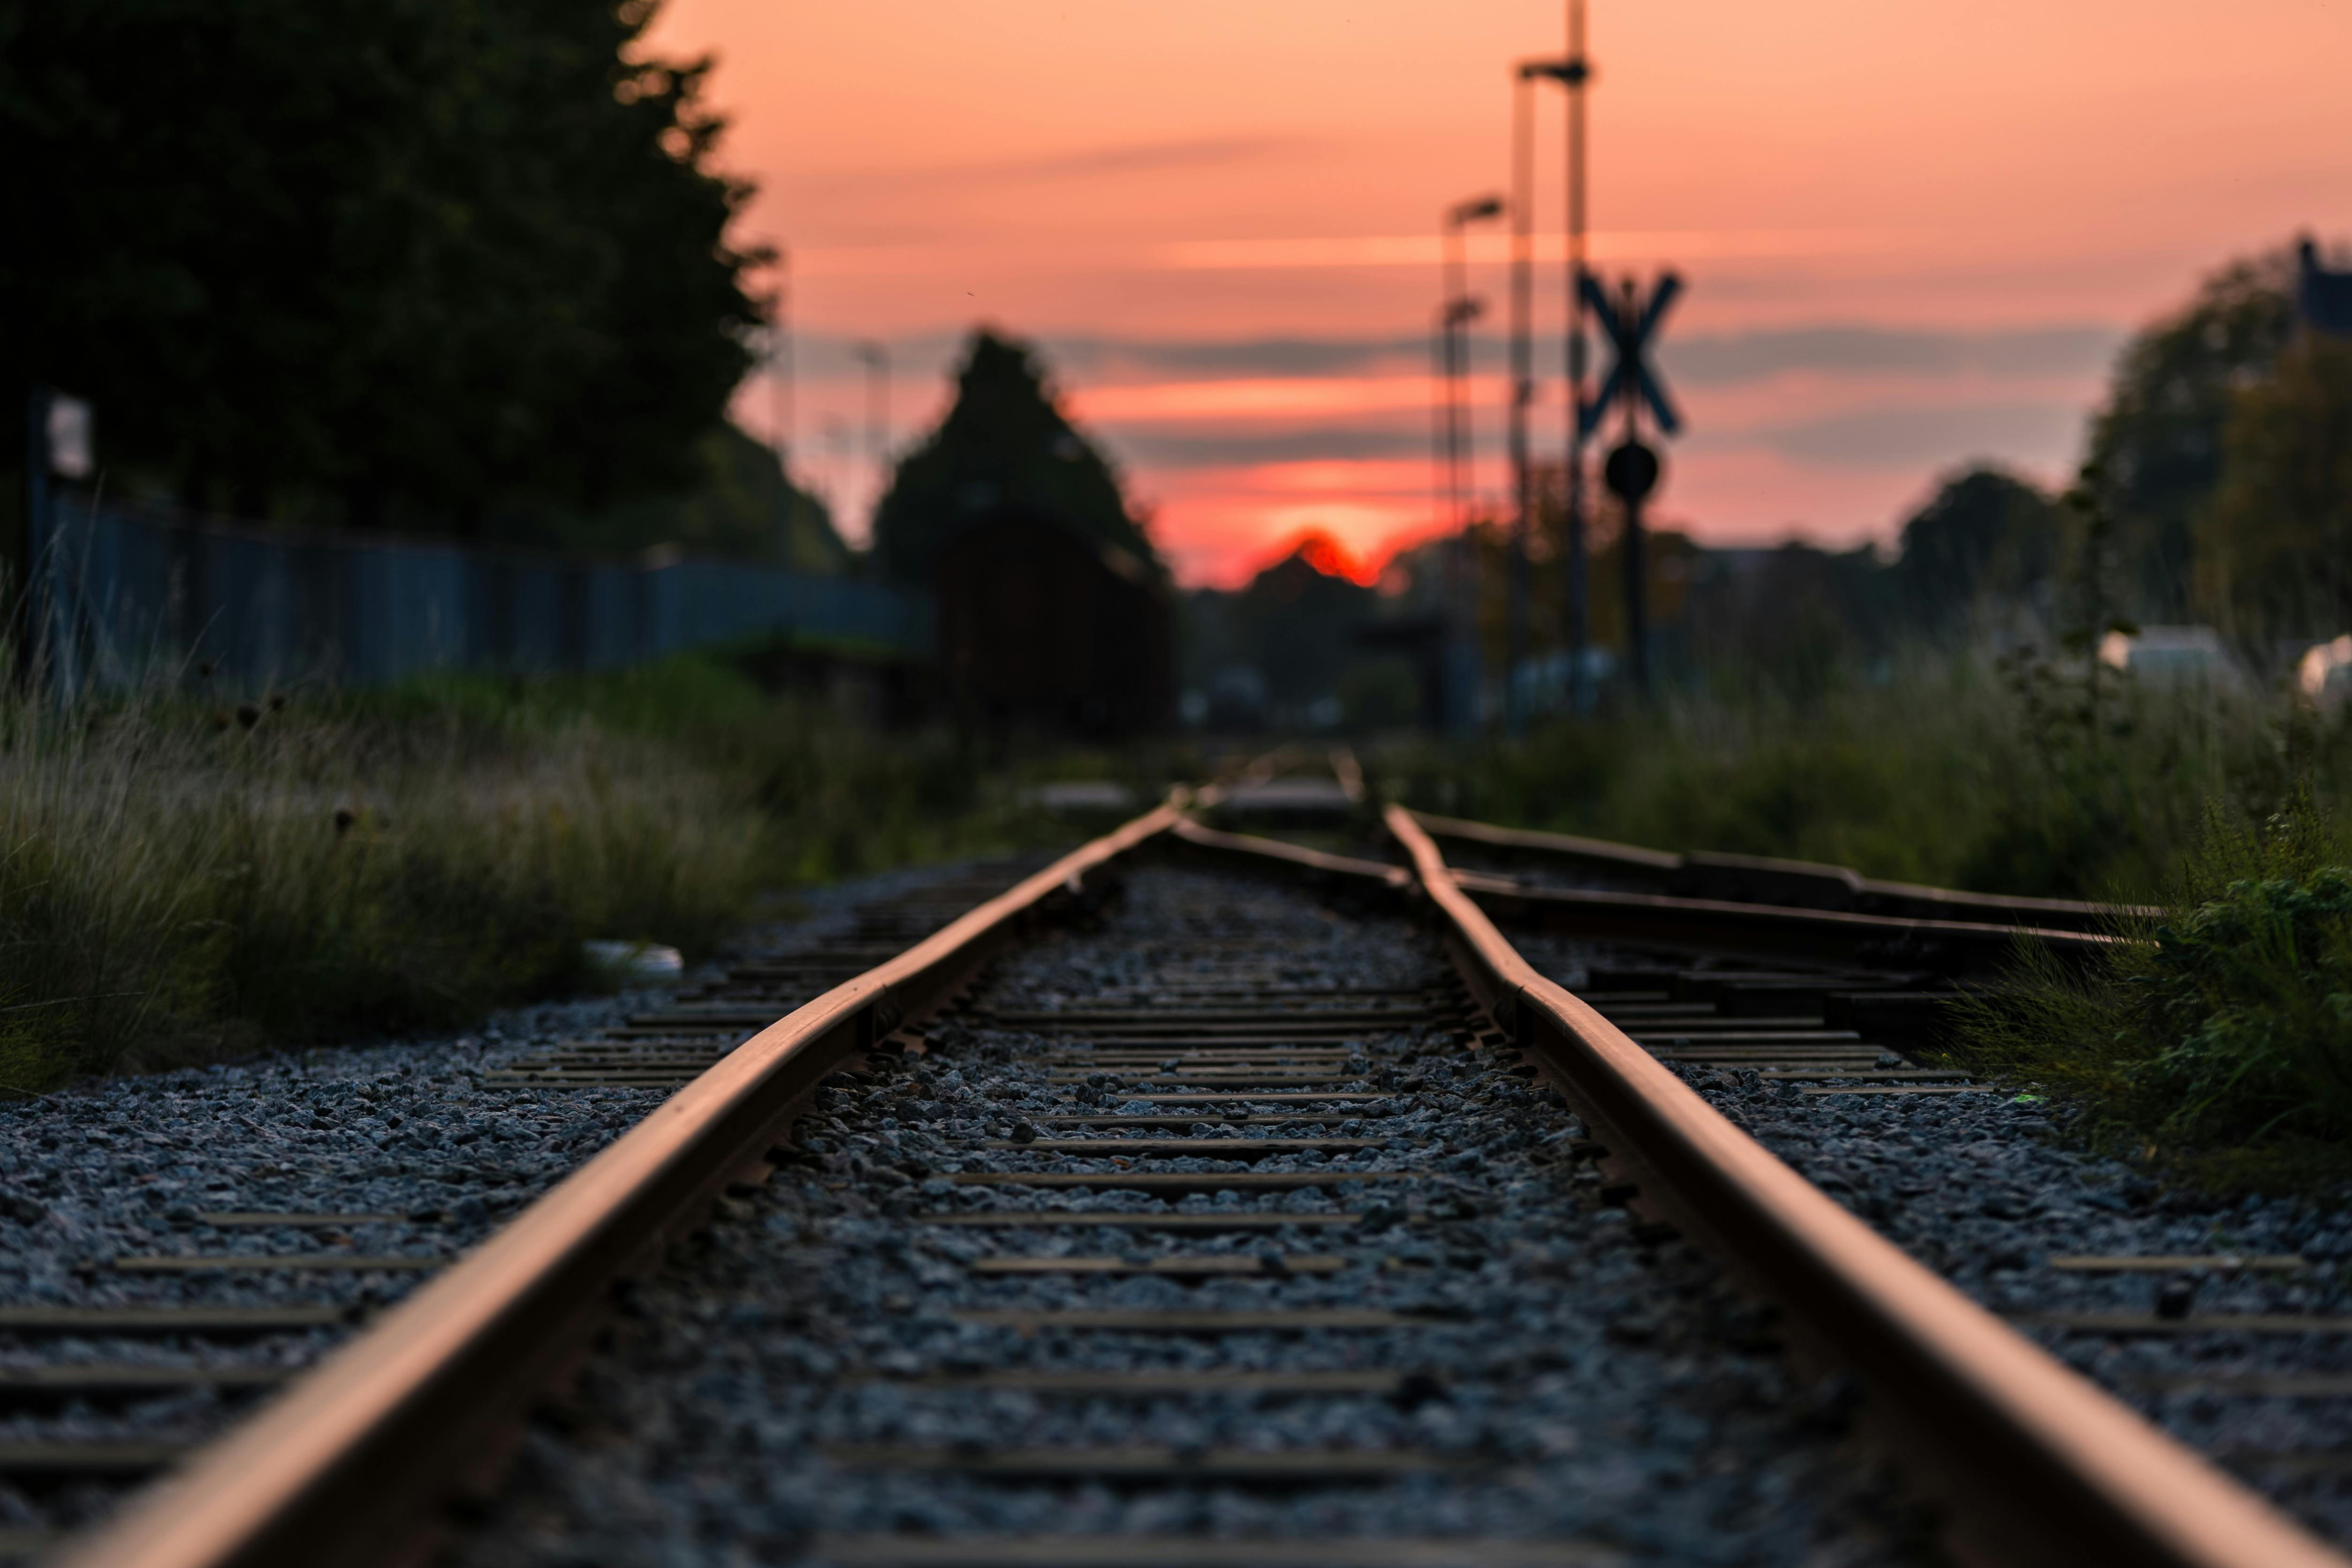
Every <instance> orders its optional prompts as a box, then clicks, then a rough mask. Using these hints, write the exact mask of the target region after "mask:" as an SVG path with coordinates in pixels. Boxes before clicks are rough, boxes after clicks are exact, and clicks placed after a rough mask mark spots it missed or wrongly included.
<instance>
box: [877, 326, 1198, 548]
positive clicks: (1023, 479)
mask: <svg viewBox="0 0 2352 1568" xmlns="http://www.w3.org/2000/svg"><path fill="white" fill-rule="evenodd" d="M1006 515H1012V516H1020V517H1035V518H1040V519H1043V520H1045V521H1047V522H1051V523H1054V524H1056V525H1058V526H1059V527H1062V528H1067V529H1069V530H1070V531H1071V532H1073V533H1075V534H1076V535H1078V536H1079V537H1080V538H1085V539H1087V540H1089V541H1091V542H1092V543H1094V544H1095V545H1097V547H1100V548H1103V549H1110V550H1117V551H1120V552H1123V553H1124V554H1125V555H1126V556H1127V557H1128V558H1129V560H1131V561H1132V562H1133V564H1134V567H1135V569H1136V570H1138V571H1139V572H1150V573H1151V574H1152V575H1155V576H1164V575H1165V569H1164V568H1163V567H1162V566H1161V565H1160V556H1159V552H1158V551H1156V550H1155V549H1153V548H1152V545H1151V540H1150V537H1149V536H1148V535H1147V534H1146V533H1145V532H1144V528H1143V524H1142V522H1141V521H1140V520H1139V518H1138V517H1136V516H1135V515H1134V514H1133V513H1131V512H1130V511H1129V507H1128V504H1127V499H1126V497H1125V496H1124V495H1123V494H1122V493H1121V492H1120V488H1119V482H1118V474H1117V473H1116V472H1114V471H1113V470H1112V468H1111V465H1110V463H1109V462H1108V459H1106V458H1105V457H1104V456H1103V455H1102V453H1101V452H1100V451H1099V450H1097V448H1096V446H1095V445H1094V444H1093V443H1092V442H1090V441H1088V440H1087V438H1086V437H1085V436H1084V435H1082V434H1079V432H1078V430H1077V428H1076V426H1075V425H1073V424H1071V423H1070V422H1069V421H1068V420H1067V419H1066V418H1064V417H1063V415H1062V412H1061V410H1060V408H1058V407H1057V406H1056V405H1055V393H1054V390H1053V388H1052V387H1051V385H1049V384H1048V382H1047V380H1046V372H1045V369H1044V367H1043V366H1042V365H1041V364H1040V362H1039V361H1038V359H1037V356H1036V354H1035V351H1034V350H1032V349H1030V348H1029V347H1028V346H1027V345H1025V344H1023V343H1019V342H1016V341H1014V340H1012V339H1010V338H1005V337H1001V336H999V335H998V334H996V333H994V332H992V331H988V330H985V329H983V330H981V331H976V332H974V333H973V334H972V335H971V342H970V344H969V345H968V346H967V349H966V351H965V355H964V362H963V368H962V369H961V370H960V371H957V373H956V399H955V403H954V406H952V407H951V408H950V409H949V410H948V414H947V417H946V418H945V419H944V420H942V421H940V427H939V428H938V429H937V430H935V431H933V432H932V433H931V434H930V435H929V437H927V438H926V439H925V440H924V442H923V444H921V445H919V446H918V447H916V448H915V449H914V450H913V451H912V452H910V453H908V454H907V455H906V456H905V457H903V458H902V459H900V460H899V463H898V468H897V471H896V472H895V473H894V474H893V475H892V476H891V480H890V487H889V489H888V491H887V492H886V493H885V494H884V496H883V497H882V501H881V504H880V506H879V507H877V510H876V512H875V515H874V554H875V558H876V559H877V561H878V562H879V563H880V566H881V569H882V572H883V574H884V575H885V576H887V577H889V578H892V579H894V580H898V581H902V582H926V581H929V579H930V576H931V572H932V570H933V566H934V563H935V561H936V559H937V558H938V555H939V552H940V548H941V547H942V546H943V545H945V544H946V543H947V541H948V540H949V539H950V538H952V537H953V536H954V535H956V534H957V533H959V532H961V530H962V529H963V528H965V527H967V526H968V525H970V524H971V523H975V522H978V521H981V520H982V519H983V518H986V517H1000V516H1006Z"/></svg>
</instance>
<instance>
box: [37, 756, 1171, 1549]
mask: <svg viewBox="0 0 2352 1568" xmlns="http://www.w3.org/2000/svg"><path fill="white" fill-rule="evenodd" d="M1179 820H1180V798H1179V797H1171V800H1170V801H1169V803H1167V804H1164V805H1162V806H1160V807H1159V808H1157V809H1156V810H1151V811H1150V812H1147V813H1145V814H1144V815H1142V816H1140V817H1138V818H1136V819H1135V820H1134V821H1130V822H1129V823H1127V824H1126V825H1125V826H1123V827H1120V828H1118V830H1116V831H1113V832H1111V833H1108V834H1106V835H1105V836H1104V837H1102V838H1099V839H1097V840H1095V841H1092V842H1090V843H1088V844H1087V845H1085V846H1084V847H1082V848H1080V849H1078V850H1076V851H1075V852H1072V853H1070V854H1068V855H1066V856H1064V857H1063V858H1062V859H1060V860H1058V861H1056V862H1054V863H1053V864H1052V865H1050V866H1048V867H1046V868H1045V870H1043V871H1041V872H1038V873H1036V874H1034V875H1033V876H1031V877H1029V878H1028V879H1026V880H1025V881H1024V882H1022V883H1020V884H1019V885H1017V886H1015V887H1013V889H1011V890H1010V891H1008V892H1006V893H1003V894H999V895H998V896H997V897H995V898H992V899H991V900H989V901H988V902H987V903H985V904H981V905H980V906H979V907H977V908H975V909H973V910H972V911H971V912H970V913H969V914H967V915H963V916H961V918H959V919H957V920H955V921H953V922H951V923H950V924H949V925H946V926H944V927H942V928H941V929H940V931H938V932H936V933H934V934H933V935H932V936H929V937H926V938H925V939H924V940H922V941H921V942H919V943H917V944H916V945H915V946H912V947H910V948H908V950H907V951H906V952H904V953H902V954H900V955H899V956H897V957H895V958H892V959H890V960H888V961H887V962H886V963H884V964H882V965H881V966H879V967H877V968H874V969H871V970H868V971H867V972H866V973H865V974H863V975H860V976H858V977H856V979H853V980H851V981H849V982H847V983H846V984H845V985H841V986H838V987H835V988H834V989H832V990H830V991H827V992H825V993H824V995H823V996H821V997H819V998H816V999H815V1000H814V1001H812V1002H809V1003H808V1004H806V1005H805V1006H803V1007H801V1008H799V1009H795V1010H794V1011H793V1012H792V1013H791V1014H789V1015H788V1016H786V1017H785V1018H783V1019H779V1020H778V1021H777V1022H775V1023H773V1024H771V1025H770V1026H768V1027H767V1028H766V1029H764V1030H761V1031H760V1032H759V1033H758V1034H756V1035H754V1036H752V1037H751V1039H750V1040H745V1041H744V1042H743V1043H742V1044H741V1045H740V1046H738V1047H736V1048H735V1050H734V1051H731V1052H730V1053H729V1054H728V1055H726V1056H725V1057H723V1058H721V1059H720V1060H719V1063H718V1065H716V1066H714V1067H712V1068H711V1069H710V1070H709V1071H707V1072H705V1073H704V1074H703V1075H702V1076H701V1077H699V1078H698V1079H696V1080H695V1081H694V1082H691V1083H689V1084H688V1085H687V1086H686V1087H685V1088H683V1089H681V1090H679V1091H678V1092H677V1094H676V1095H674V1096H673V1097H671V1098H670V1099H669V1100H667V1101H666V1102H664V1103H662V1104H661V1105H660V1106H659V1107H657V1108H656V1110H654V1111H653V1112H652V1113H649V1114H648V1115H647V1116H646V1119H645V1120H644V1121H642V1122H640V1123H638V1124H637V1125H636V1126H635V1127H634V1128H632V1129H630V1130H629V1131H628V1132H627V1133H625V1134H623V1135H622V1136H621V1137H620V1138H619V1139H618V1140H616V1141H615V1142H614V1144H613V1145H611V1146H610V1147H608V1148H607V1149H605V1150H604V1152H603V1153H602V1154H600V1155H597V1156H596V1157H595V1158H593V1159H592V1160H590V1161H589V1162H588V1163H587V1164H586V1165H584V1166H582V1167H581V1168H580V1169H579V1170H577V1171H575V1172H573V1173H572V1175H571V1176H567V1177H566V1178H564V1180H563V1181H562V1183H560V1184H559V1185H557V1186H555V1187H554V1188H553V1189H551V1191H549V1192H548V1193H546V1194H545V1195H544V1196H542V1197H540V1198H539V1199H538V1200H537V1201H536V1202H534V1203H532V1204H531V1205H530V1207H528V1208H526V1209H524V1210H523V1212H522V1213H521V1214H520V1215H519V1216H518V1217H516V1218H515V1219H513V1220H512V1221H511V1222H509V1224H508V1225H506V1226H505V1227H504V1228H501V1229H499V1231H498V1232H497V1233H496V1234H495V1235H493V1236H492V1237H491V1238H490V1239H488V1241H486V1242H484V1243H483V1244H482V1245H481V1246H480V1247H479V1248H478V1249H476V1250H475V1251H474V1252H473V1253H471V1254H470V1255H469V1256H467V1258H466V1259H465V1260H463V1261H461V1262H459V1263H457V1264H456V1265H454V1266H453V1267H451V1268H450V1270H448V1271H447V1272H446V1273H445V1274H442V1275H441V1276H439V1277H438V1278H436V1280H434V1281H432V1282H431V1283H430V1284H428V1285H426V1286H425V1288H424V1289H423V1290H421V1291H418V1292H417V1293H416V1294H415V1296H413V1297H411V1298H409V1299H408V1300H407V1301H404V1302H403V1303H401V1304H400V1305H399V1306H397V1307H395V1308H394V1309H393V1310H392V1311H391V1312H388V1313H386V1314H385V1316H384V1317H383V1320H382V1321H381V1322H378V1323H376V1324H375V1325H374V1326H373V1327H372V1328H370V1329H369V1330H367V1331H366V1332H365V1333H362V1334H360V1335H359V1336H358V1337H357V1338H355V1339H353V1340H352V1341H350V1342H349V1343H346V1344H344V1345H342V1346H341V1347H339V1348H338V1349H337V1350H335V1351H334V1352H333V1353H331V1354H330V1355H329V1356H328V1357H327V1359H326V1360H325V1361H324V1362H323V1363H322V1364H320V1366H319V1367H318V1369H317V1370H316V1371H314V1372H312V1373H310V1375H307V1376H305V1377H303V1378H302V1379H301V1380H299V1382H298V1383H296V1384H295V1385H294V1386H293V1387H292V1389H291V1390H289V1392H288V1393H287V1394H286V1395H285V1396H283V1397H281V1398H280V1399H279V1400H278V1402H277V1403H276V1404H274V1405H272V1406H268V1408H266V1409H265V1410H263V1411H262V1412H260V1413H259V1414H258V1415H257V1416H255V1417H254V1418H253V1419H252V1420H251V1421H249V1422H247V1423H246V1424H245V1425H244V1426H242V1427H238V1428H236V1429H235V1430H233V1431H232V1432H231V1433H230V1434H229V1435H228V1436H226V1437H224V1438H223V1439H222V1440H220V1441H219V1442H217V1443H215V1444H214V1445H212V1446H211V1447H209V1448H206V1449H205V1450H203V1451H202V1452H201V1453H200V1454H199V1455H198V1456H197V1457H196V1458H194V1460H193V1461H191V1463H190V1464H189V1466H188V1467H187V1469H184V1470H183V1471H181V1472H180V1473H179V1474H177V1475H176V1476H175V1477H173V1479H171V1480H169V1481H167V1482H165V1483H163V1485H161V1486H159V1487H158V1488H157V1489H156V1490H153V1491H152V1492H151V1493H150V1494H148V1495H147V1496H146V1497H145V1498H144V1499H142V1500H138V1501H135V1502H134V1503H133V1504H132V1505H131V1508H130V1509H129V1511H126V1513H125V1514H124V1515H123V1516H122V1517H121V1518H120V1519H119V1520H117V1521H114V1522H113V1523H111V1524H110V1525H109V1526H108V1527H106V1528H105V1529H103V1530H102V1531H100V1533H98V1534H97V1535H95V1536H94V1537H92V1538H90V1539H89V1541H87V1542H83V1543H81V1544H80V1545H79V1548H78V1549H76V1550H71V1551H69V1552H68V1554H67V1555H66V1556H65V1557H64V1558H63V1559H62V1560H61V1563H60V1564H59V1568H264V1565H271V1568H276V1565H285V1568H297V1565H299V1568H310V1565H313V1564H317V1563H353V1562H368V1561H373V1560H377V1559H380V1558H382V1557H384V1556H388V1555H393V1554H394V1553H396V1552H398V1551H399V1549H400V1547H401V1545H402V1542H403V1536H404V1527H405V1526H407V1525H408V1524H409V1522H410V1521H412V1520H413V1519H415V1517H416V1516H417V1515H418V1514H419V1513H420V1512H421V1511H424V1510H425V1509H426V1508H427V1507H428V1506H429V1505H430V1504H431V1502H432V1501H433V1500H435V1499H436V1497H437V1496H438V1495H440V1493H441V1492H442V1490H444V1489H445V1488H446V1487H447V1486H448V1485H449V1484H450V1483H451V1482H452V1481H453V1479H455V1478H456V1477H457V1476H458V1475H459V1474H460V1473H461V1472H462V1471H463V1470H464V1469H465V1468H466V1467H467V1466H468V1465H469V1464H471V1463H473V1462H475V1461H476V1460H477V1458H478V1455H479V1454H480V1453H482V1452H483V1451H484V1450H485V1449H486V1448H489V1447H491V1446H492V1445H493V1444H494V1443H495V1442H496V1440H497V1439H498V1437H499V1436H500V1435H501V1433H502V1432H504V1431H505V1430H507V1429H509V1428H510V1427H511V1424H512V1422H513V1421H514V1420H515V1418H516V1416H517V1414H518V1412H519V1411H520V1409H521V1408H523V1406H525V1405H526V1403H527V1402H528V1401H529V1400H530V1398H531V1397H532V1396H535V1395H537V1394H538V1393H539V1392H540V1391H541V1389H543V1388H544V1387H545V1386H546V1385H548V1384H549V1383H550V1382H551V1381H553V1379H554V1378H555V1377H556V1376H557V1375H559V1374H560V1373H561V1371H562V1369H563V1368H564V1367H565V1366H566V1365H568V1364H569V1362H570V1360H571V1358H572V1356H573V1355H575V1354H577V1352H578V1351H579V1349H580V1348H581V1347H582V1346H583V1344H584V1343H586V1340H587V1337H588V1335H589V1334H590V1333H592V1332H593V1330H594V1328H595V1327H596V1326H597V1324H598V1323H600V1322H602V1321H603V1318H604V1308H605V1303H606V1302H607V1301H608V1300H609V1293H608V1287H609V1286H610V1285H611V1284H612V1283H613V1282H614V1281H616V1280H618V1279H619V1278H621V1277H623V1276H624V1275H625V1274H626V1273H628V1272H629V1271H630V1270H632V1268H633V1267H635V1266H636V1265H637V1264H639V1263H640V1262H641V1261H642V1260H645V1259H646V1258H648V1257H649V1256H656V1255H657V1254H658V1249H660V1248H661V1247H662V1246H663V1245H664V1244H665V1243H666V1241H667V1240H668V1239H671V1238H673V1237H675V1236H677V1235H679V1234H682V1233H683V1232H684V1231H685V1230H686V1229H688V1228H690V1227H691V1226H693V1225H694V1224H696V1223H698V1222H699V1221H700V1219H701V1218H702V1217H703V1215H704V1213H705V1212H706V1209H707V1206H708V1203H709V1200H710V1199H711V1198H713V1197H717V1196H718V1194H719V1192H720V1191H721V1190H722V1189H723V1187H724V1186H725V1185H726V1183H727V1182H728V1181H729V1179H730V1177H732V1176H735V1175H737V1174H738V1173H740V1172H741V1171H743V1170H744V1169H745V1168H746V1166H748V1165H750V1164H751V1162H753V1161H755V1160H757V1158H758V1157H759V1156H760V1155H761V1153H762V1151H763V1150H765V1149H766V1148H767V1147H768V1146H769V1145H772V1144H773V1143H775V1142H776V1141H777V1140H778V1138H779V1137H780V1135H781V1134H782V1132H783V1130H784V1128H785V1126H786V1124H788V1122H789V1119H790V1117H791V1116H792V1115H793V1114H794V1113H795V1112H796V1110H797V1108H798V1106H799V1104H800V1103H801V1102H802V1101H803V1099H804V1098H805V1097H806V1096H807V1095H808V1094H809V1093H810V1092H812V1091H813V1090H814V1088H815V1087H816V1086H817V1084H818V1082H820V1081H821V1080H822V1079H823V1078H824V1076H825V1075H826V1074H827V1073H829V1072H831V1071H833V1070H834V1068H835V1066H837V1065H838V1064H839V1063H840V1062H841V1061H843V1060H844V1059H845V1058H846V1057H848V1056H849V1055H850V1054H851V1053H852V1052H854V1051H857V1050H858V1049H860V1048H862V1047H866V1046H870V1045H872V1044H873V1043H874V1042H875V1041H877V1040H880V1039H881V1038H882V1037H883V1036H885V1035H887V1034H888V1033H889V1032H890V1031H891V1030H895V1029H897V1028H898V1027H900V1026H901V1025H902V1024H904V1023H905V1022H907V1021H909V1020H910V1019H915V1018H917V1017H919V1016H920V1015H921V1014H923V1013H924V1012H926V1011H928V1010H929V1009H932V1008H934V1007H936V1006H938V1005H939V1004H940V1002H942V1001H944V1000H946V999H947V998H950V996H952V995H953V994H954V992H955V991H956V990H957V989H958V988H960V987H961V985H962V984H964V982H965V981H966V980H967V979H968V978H969V977H970V976H971V973H972V971H973V970H974V969H975V968H976V967H978V966H979V964H980V963H981V962H982V961H983V960H984V959H986V958H987V957H988V956H991V955H992V953H993V952H995V951H996V950H997V949H998V948H999V947H1000V946H1003V944H1004V943H1006V942H1008V941H1010V940H1011V939H1012V938H1013V936H1014V934H1015V933H1016V931H1017V930H1018V929H1019V927H1020V926H1021V925H1022V924H1023V923H1024V920H1026V919H1027V918H1029V917H1030V916H1032V915H1034V913H1035V912H1037V911H1038V910H1040V909H1041V907H1043V906H1045V905H1046V904H1048V902H1049V901H1051V900H1053V899H1054V898H1055V896H1056V895H1057V894H1063V893H1065V892H1068V893H1073V894H1075V893H1076V892H1079V891H1081V890H1082V888H1083V884H1084V879H1085V878H1086V877H1087V875H1088V874H1089V873H1094V872H1097V871H1099V870H1100V869H1101V868H1103V867H1105V866H1107V865H1108V864H1110V863H1111V862H1114V861H1116V860H1118V859H1119V858H1120V857H1122V856H1125V855H1127V854H1129V852H1132V851H1134V850H1136V849H1137V848H1139V846H1141V845H1143V844H1145V843H1147V842H1150V841H1152V840H1154V839H1156V838H1158V837H1159V836H1160V835H1161V834H1163V833H1165V832H1167V831H1169V830H1170V829H1171V828H1172V827H1173V826H1174V825H1175V824H1176V823H1177V821H1179Z"/></svg>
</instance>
